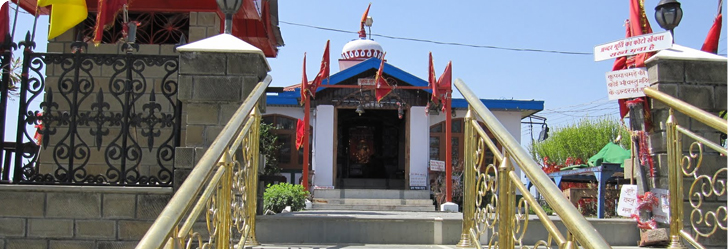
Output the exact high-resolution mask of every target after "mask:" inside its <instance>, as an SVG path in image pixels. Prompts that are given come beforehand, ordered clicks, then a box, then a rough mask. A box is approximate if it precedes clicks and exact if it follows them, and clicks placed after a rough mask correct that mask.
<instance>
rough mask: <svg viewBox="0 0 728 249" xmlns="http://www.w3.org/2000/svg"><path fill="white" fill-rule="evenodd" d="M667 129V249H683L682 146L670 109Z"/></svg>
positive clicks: (666, 123) (666, 124)
mask: <svg viewBox="0 0 728 249" xmlns="http://www.w3.org/2000/svg"><path fill="white" fill-rule="evenodd" d="M665 126H666V128H667V165H668V181H669V188H670V246H669V247H668V248H684V247H683V244H682V241H681V240H680V231H681V230H682V228H683V223H682V217H683V212H682V209H683V206H682V205H683V189H682V174H683V173H682V167H681V166H680V155H682V153H681V152H680V151H681V150H682V145H681V143H680V136H678V134H677V130H676V126H677V122H676V121H675V117H674V113H673V110H672V108H670V110H669V116H668V118H667V121H666V122H665Z"/></svg>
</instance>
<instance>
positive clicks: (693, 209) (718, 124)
mask: <svg viewBox="0 0 728 249" xmlns="http://www.w3.org/2000/svg"><path fill="white" fill-rule="evenodd" d="M644 91H645V94H646V95H647V96H649V97H650V98H653V99H655V100H659V101H660V102H662V103H664V104H665V105H667V106H668V107H670V110H669V116H668V118H667V120H666V121H665V129H666V133H667V164H668V165H667V167H668V179H669V188H670V191H669V193H670V248H683V244H682V241H681V238H682V239H684V240H685V241H687V242H688V243H690V244H691V245H693V246H694V247H696V248H704V247H703V246H702V245H701V243H700V242H699V240H700V239H701V238H702V239H706V238H709V237H711V236H713V235H715V233H716V232H717V231H718V230H722V231H723V235H725V231H726V228H727V227H728V224H727V222H728V219H727V218H726V217H728V214H727V213H726V210H727V209H726V202H725V198H726V179H725V178H726V173H728V168H726V164H725V163H726V161H725V155H728V151H727V150H726V148H724V147H721V146H720V145H719V144H716V143H715V142H712V141H711V139H708V138H705V137H703V136H700V135H699V134H697V133H696V132H693V131H690V130H688V129H686V128H685V127H683V126H681V125H679V124H678V123H677V118H676V117H675V114H674V111H678V112H680V113H682V114H684V115H686V116H688V117H690V118H692V119H693V121H698V122H700V123H702V124H704V125H707V126H708V127H710V128H713V129H715V130H716V131H719V132H721V133H728V123H726V120H723V119H721V118H719V117H717V116H715V115H712V114H710V113H708V112H706V111H703V110H701V109H699V108H696V107H694V106H692V105H690V104H688V103H685V102H683V101H681V100H679V99H676V98H674V97H672V96H670V95H667V94H665V93H662V92H660V91H657V90H655V89H651V88H645V90H644ZM656 121H657V120H656ZM691 127H696V123H695V122H693V124H692V126H691ZM714 134H716V136H717V134H718V133H714ZM683 139H692V140H693V141H692V143H690V146H689V149H688V150H685V149H684V147H683ZM705 147H708V148H705ZM711 149H712V151H709V150H711ZM708 153H710V154H712V156H713V157H717V158H719V159H718V160H715V161H713V162H714V163H717V164H718V165H703V164H704V162H705V161H704V160H703V159H704V158H703V157H704V155H705V154H708ZM718 153H720V154H722V156H721V155H719V154H718ZM684 180H687V181H688V184H687V185H684ZM684 186H690V187H689V189H688V192H687V193H685V192H684V191H685V189H684ZM685 194H687V197H688V199H687V200H686V199H684V197H685ZM685 204H689V205H685ZM686 208H687V209H688V210H685V209H686ZM686 212H687V213H689V216H688V217H686V216H685V214H686ZM686 219H689V222H690V225H689V226H687V227H686V226H684V223H685V221H686ZM723 242H725V241H723ZM724 245H725V244H724Z"/></svg>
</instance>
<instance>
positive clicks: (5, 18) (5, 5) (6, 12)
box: [0, 0, 10, 43]
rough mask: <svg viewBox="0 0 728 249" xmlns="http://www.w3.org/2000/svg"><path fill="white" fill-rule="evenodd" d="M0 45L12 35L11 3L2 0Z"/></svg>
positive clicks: (0, 1)
mask: <svg viewBox="0 0 728 249" xmlns="http://www.w3.org/2000/svg"><path fill="white" fill-rule="evenodd" d="M0 4H1V5H2V7H0V43H2V42H3V41H5V37H6V36H7V35H8V34H10V6H9V5H10V1H8V0H0Z"/></svg>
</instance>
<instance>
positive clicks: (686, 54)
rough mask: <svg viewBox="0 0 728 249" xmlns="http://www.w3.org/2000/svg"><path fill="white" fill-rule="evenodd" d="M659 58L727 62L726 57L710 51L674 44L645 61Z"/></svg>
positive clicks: (648, 61)
mask: <svg viewBox="0 0 728 249" xmlns="http://www.w3.org/2000/svg"><path fill="white" fill-rule="evenodd" d="M658 60H683V61H715V62H725V61H726V57H725V56H720V55H716V54H712V53H708V52H703V51H700V50H697V49H694V48H689V47H685V46H681V45H678V44H673V45H672V48H668V49H664V50H661V51H660V52H657V54H655V55H654V56H652V57H650V58H649V59H647V61H645V62H646V63H650V62H652V61H658Z"/></svg>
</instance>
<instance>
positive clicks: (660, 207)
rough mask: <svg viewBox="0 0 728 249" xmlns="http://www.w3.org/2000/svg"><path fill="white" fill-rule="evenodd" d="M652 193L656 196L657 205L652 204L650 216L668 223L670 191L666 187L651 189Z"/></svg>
mask: <svg viewBox="0 0 728 249" xmlns="http://www.w3.org/2000/svg"><path fill="white" fill-rule="evenodd" d="M650 192H652V193H653V194H655V197H657V205H653V206H652V218H655V221H657V222H660V223H663V224H670V192H669V191H668V190H667V189H659V188H656V189H652V191H650Z"/></svg>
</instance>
